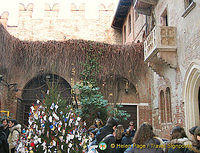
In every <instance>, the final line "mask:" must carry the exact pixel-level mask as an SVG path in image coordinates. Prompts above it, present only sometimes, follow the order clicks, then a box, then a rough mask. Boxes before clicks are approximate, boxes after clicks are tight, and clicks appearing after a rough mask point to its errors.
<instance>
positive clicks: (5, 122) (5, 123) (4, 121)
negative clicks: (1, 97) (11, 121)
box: [1, 118, 8, 127]
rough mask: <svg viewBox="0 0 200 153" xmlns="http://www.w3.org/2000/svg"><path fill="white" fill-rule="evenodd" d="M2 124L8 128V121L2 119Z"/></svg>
mask: <svg viewBox="0 0 200 153" xmlns="http://www.w3.org/2000/svg"><path fill="white" fill-rule="evenodd" d="M1 123H2V124H3V125H4V127H6V126H8V119H6V118H4V119H2V121H1Z"/></svg>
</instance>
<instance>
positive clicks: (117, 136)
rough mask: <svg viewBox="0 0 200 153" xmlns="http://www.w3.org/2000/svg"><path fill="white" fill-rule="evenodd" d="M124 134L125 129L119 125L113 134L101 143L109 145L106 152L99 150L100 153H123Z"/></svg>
mask: <svg viewBox="0 0 200 153" xmlns="http://www.w3.org/2000/svg"><path fill="white" fill-rule="evenodd" d="M123 134H124V127H123V126H122V125H118V126H117V127H116V128H115V130H114V131H113V133H112V134H109V135H107V136H106V137H105V138H103V140H102V141H101V142H104V143H105V144H106V145H107V148H106V149H105V150H100V149H98V152H99V153H121V152H123V151H122V149H121V147H119V146H120V145H121V140H122V136H123Z"/></svg>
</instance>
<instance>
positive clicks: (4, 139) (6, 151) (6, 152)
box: [0, 124, 9, 153]
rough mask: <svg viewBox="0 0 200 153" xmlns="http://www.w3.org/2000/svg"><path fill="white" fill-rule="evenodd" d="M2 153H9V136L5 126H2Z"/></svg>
mask: <svg viewBox="0 0 200 153" xmlns="http://www.w3.org/2000/svg"><path fill="white" fill-rule="evenodd" d="M0 153H9V146H8V142H7V136H6V133H5V132H4V125H3V124H0Z"/></svg>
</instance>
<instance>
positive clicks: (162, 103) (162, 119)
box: [160, 90, 166, 123]
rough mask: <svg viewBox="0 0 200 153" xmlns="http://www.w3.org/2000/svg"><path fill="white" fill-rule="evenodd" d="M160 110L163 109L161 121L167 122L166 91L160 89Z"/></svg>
mask: <svg viewBox="0 0 200 153" xmlns="http://www.w3.org/2000/svg"><path fill="white" fill-rule="evenodd" d="M160 111H161V123H164V122H165V118H166V117H165V97H164V91H163V90H161V91H160Z"/></svg>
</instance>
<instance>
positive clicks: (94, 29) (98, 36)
mask: <svg viewBox="0 0 200 153" xmlns="http://www.w3.org/2000/svg"><path fill="white" fill-rule="evenodd" d="M16 5H17V6H18V8H17V7H15V9H16V10H15V15H13V12H11V13H10V14H9V16H10V17H13V16H14V17H15V18H17V19H15V20H16V21H15V22H14V23H12V24H9V23H10V22H9V20H12V19H11V18H9V16H8V26H7V30H8V31H9V33H10V34H11V35H14V36H15V37H17V38H19V39H21V40H45V41H46V40H61V41H62V40H66V39H84V40H93V41H100V42H106V43H117V44H120V43H121V41H122V38H121V34H120V31H117V30H114V29H112V28H111V23H112V19H113V16H114V12H115V9H116V5H117V3H116V1H112V0H109V1H108V0H107V1H106V0H103V1H100V0H98V1H95V3H94V1H91V0H89V1H87V2H85V1H83V0H76V1H64V0H63V1H57V0H56V1H45V0H42V1H33V2H32V3H27V2H26V1H22V3H16ZM0 11H1V10H0ZM6 11H7V10H4V12H3V11H1V12H0V14H1V13H2V15H3V14H5V12H6ZM2 15H1V16H2ZM4 16H5V15H4ZM5 21H6V20H4V22H5ZM4 24H5V25H6V23H4Z"/></svg>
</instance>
